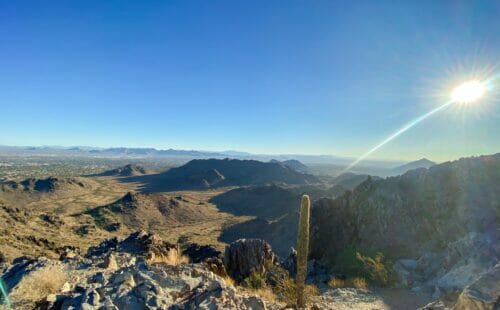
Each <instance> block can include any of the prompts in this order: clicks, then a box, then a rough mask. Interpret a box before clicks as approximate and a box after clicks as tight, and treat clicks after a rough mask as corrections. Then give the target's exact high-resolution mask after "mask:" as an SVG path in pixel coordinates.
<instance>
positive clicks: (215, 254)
mask: <svg viewBox="0 0 500 310" xmlns="http://www.w3.org/2000/svg"><path fill="white" fill-rule="evenodd" d="M182 254H183V255H187V256H188V257H189V261H190V262H192V263H202V262H205V261H207V260H209V259H211V258H222V253H221V252H220V251H218V250H217V249H216V248H215V247H213V246H211V245H200V244H197V243H191V244H190V245H188V247H187V248H186V249H184V251H182Z"/></svg>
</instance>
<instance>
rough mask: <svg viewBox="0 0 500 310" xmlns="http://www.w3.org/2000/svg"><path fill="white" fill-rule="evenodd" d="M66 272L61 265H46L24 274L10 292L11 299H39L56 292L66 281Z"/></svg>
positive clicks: (33, 300)
mask: <svg viewBox="0 0 500 310" xmlns="http://www.w3.org/2000/svg"><path fill="white" fill-rule="evenodd" d="M67 279H68V274H67V272H66V271H65V270H64V269H63V268H62V267H61V266H47V267H43V268H40V269H38V270H35V271H33V272H32V273H30V274H28V275H26V276H25V277H24V278H23V279H22V280H21V282H20V283H19V284H18V286H17V287H16V289H15V290H14V291H13V293H12V294H11V298H12V300H26V301H32V302H35V301H39V300H40V299H42V298H44V297H46V296H47V295H50V294H54V293H57V292H58V291H59V290H60V289H61V287H62V286H63V284H64V283H65V282H66V281H67Z"/></svg>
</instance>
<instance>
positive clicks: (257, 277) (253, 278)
mask: <svg viewBox="0 0 500 310" xmlns="http://www.w3.org/2000/svg"><path fill="white" fill-rule="evenodd" d="M241 285H242V286H244V287H247V288H251V289H259V288H263V287H265V286H266V279H265V277H264V276H263V275H262V274H261V273H259V272H252V273H251V274H250V275H249V276H248V277H247V278H245V279H244V280H243V281H242V283H241Z"/></svg>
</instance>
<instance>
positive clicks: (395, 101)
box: [0, 0, 500, 161]
mask: <svg viewBox="0 0 500 310" xmlns="http://www.w3.org/2000/svg"><path fill="white" fill-rule="evenodd" d="M499 29H500V2H499V1H470V0H466V1H444V0H443V1H319V0H318V1H273V0H270V1H234V0H231V1H206V0H204V1H201V0H200V1H189V0H187V1H174V0H171V1H125V0H120V1H112V0H110V1H92V0H85V1H7V0H0V124H1V127H2V131H1V133H0V145H59V146H75V145H80V146H99V147H111V146H130V147H156V148H176V149H198V150H208V151H221V150H239V151H248V152H253V153H267V154H278V153H281V154H293V153H296V154H298V153H300V154H325V155H338V156H352V157H356V156H361V155H362V154H364V153H365V152H367V151H368V150H370V149H372V147H374V146H375V145H377V144H378V143H379V142H381V141H383V140H384V139H385V138H386V137H387V136H390V135H391V134H392V133H394V132H395V131H397V130H398V129H399V128H401V127H402V126H404V125H405V124H407V123H408V122H411V121H412V120H413V119H415V118H418V117H419V116H420V115H423V114H425V113H427V112H428V111H430V110H432V109H434V108H436V107H437V106H439V105H441V104H443V103H445V102H446V101H447V100H448V99H449V93H450V91H451V89H452V86H454V85H455V84H456V83H459V82H460V81H463V80H467V79H471V78H475V79H478V78H480V79H485V78H490V77H492V76H495V74H496V75H498V73H499V72H500V66H499V65H500V33H499ZM497 84H498V83H497ZM498 85H500V84H498ZM498 98H499V96H498V94H497V95H495V89H493V90H492V91H491V92H490V93H487V94H486V96H485V97H484V98H483V99H482V100H481V101H480V102H477V103H474V104H469V105H467V106H459V105H453V106H451V107H449V108H446V109H443V110H442V111H440V112H439V113H436V114H434V115H433V116H432V117H429V118H428V119H425V120H424V121H422V122H421V123H419V124H418V125H416V126H414V127H413V128H411V129H410V130H408V131H407V132H405V133H404V134H402V135H401V136H399V137H398V138H397V139H394V140H393V141H391V142H390V143H388V144H387V145H385V146H384V147H382V148H380V149H378V150H377V151H376V152H374V153H373V154H371V155H370V158H374V159H398V160H400V159H417V158H421V157H427V158H430V159H433V160H438V161H440V160H448V159H454V158H459V157H463V156H471V155H479V154H491V153H496V152H500V139H499V138H498V137H499V134H500V101H499V100H498Z"/></svg>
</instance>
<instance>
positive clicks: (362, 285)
mask: <svg viewBox="0 0 500 310" xmlns="http://www.w3.org/2000/svg"><path fill="white" fill-rule="evenodd" d="M328 285H329V286H330V287H331V288H344V287H354V288H358V289H367V288H368V283H367V282H366V279H365V278H361V277H356V278H352V279H347V280H345V279H341V278H332V279H331V280H330V281H329V282H328Z"/></svg>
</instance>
